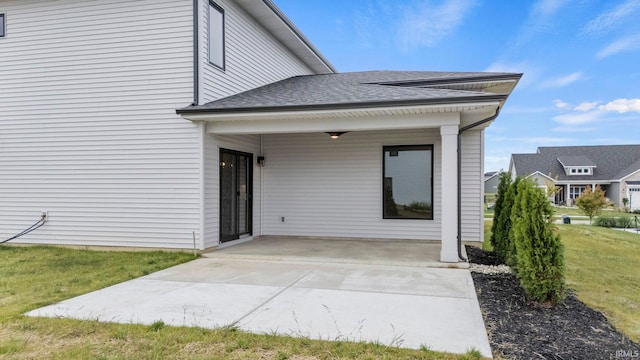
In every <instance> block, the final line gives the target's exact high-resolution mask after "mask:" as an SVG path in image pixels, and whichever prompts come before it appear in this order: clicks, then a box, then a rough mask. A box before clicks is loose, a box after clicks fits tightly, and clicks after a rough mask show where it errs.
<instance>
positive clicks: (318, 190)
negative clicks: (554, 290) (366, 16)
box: [0, 0, 522, 262]
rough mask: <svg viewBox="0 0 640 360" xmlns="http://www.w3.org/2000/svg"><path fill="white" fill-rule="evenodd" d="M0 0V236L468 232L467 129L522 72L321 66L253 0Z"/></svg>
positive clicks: (479, 224)
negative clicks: (1, 28)
mask: <svg viewBox="0 0 640 360" xmlns="http://www.w3.org/2000/svg"><path fill="white" fill-rule="evenodd" d="M0 14H2V15H3V19H4V20H5V25H6V31H5V33H4V34H3V38H2V39H0V63H1V64H2V71H1V72H0V83H1V84H2V91H0V104H2V106H1V107H0V134H2V136H1V137H0V202H1V206H0V240H1V239H4V238H8V237H10V236H11V235H13V234H17V233H20V232H21V231H22V230H23V229H25V228H28V227H29V225H30V224H32V223H33V222H34V220H37V219H39V218H41V217H42V218H43V219H45V218H46V220H47V221H46V224H45V225H44V226H41V227H40V228H38V230H37V231H33V232H30V233H29V234H27V235H24V236H22V237H20V238H19V239H16V240H15V241H16V242H23V243H38V244H64V245H80V246H110V247H113V246H125V247H137V248H169V249H194V248H195V249H198V250H207V249H215V248H218V247H222V246H229V245H233V244H238V243H241V242H244V241H250V240H253V239H258V238H260V237H267V236H294V237H322V238H345V239H362V238H368V239H371V238H373V239H383V240H385V241H398V243H399V244H401V242H400V241H399V240H403V239H409V240H424V241H437V242H439V243H440V244H441V254H440V255H441V256H440V258H441V260H442V261H444V262H458V261H459V260H460V259H461V258H462V256H461V254H462V246H461V241H463V240H464V241H482V240H483V239H482V237H483V223H484V221H483V220H484V219H483V213H482V198H483V183H482V174H483V156H484V155H483V154H484V136H483V134H484V129H485V128H486V127H487V126H489V125H490V124H491V122H492V121H493V120H494V119H495V118H496V117H497V116H498V114H499V110H500V109H501V108H502V107H503V106H504V104H505V101H506V100H507V98H508V96H509V95H510V93H511V92H512V91H513V89H514V88H515V86H516V84H517V83H518V81H519V79H520V77H521V75H522V74H514V73H487V72H434V71H363V72H352V73H339V72H337V70H336V69H335V67H334V66H333V65H332V64H331V63H330V61H329V60H328V59H326V58H325V57H324V56H323V55H322V53H321V52H320V51H319V50H318V49H317V48H316V47H315V46H314V45H313V44H312V43H311V42H310V41H309V40H308V39H307V38H306V37H305V36H304V34H302V32H301V31H300V30H299V29H298V28H297V27H296V26H295V24H293V23H292V22H291V20H289V19H288V18H287V17H286V15H285V14H283V13H282V11H280V10H279V9H278V8H277V6H276V5H275V4H274V3H273V2H272V1H271V0H181V1H175V0H139V1H121V0H101V1H88V0H78V1H69V0H57V1H54V0H42V1H37V2H31V1H7V0H0ZM50 14H64V16H51V15H50ZM167 24H170V25H169V26H168V25H167ZM114 35H115V37H114ZM399 246H400V245H399Z"/></svg>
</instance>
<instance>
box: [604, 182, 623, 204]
mask: <svg viewBox="0 0 640 360" xmlns="http://www.w3.org/2000/svg"><path fill="white" fill-rule="evenodd" d="M623 187H624V188H625V191H624V192H623V191H621V190H622V189H621V186H620V183H619V182H612V183H611V184H609V189H608V190H607V193H606V196H607V197H608V198H609V200H611V201H613V203H614V204H616V205H617V206H619V207H622V206H623V205H624V204H623V203H622V198H624V197H627V191H626V186H623ZM621 195H622V196H621Z"/></svg>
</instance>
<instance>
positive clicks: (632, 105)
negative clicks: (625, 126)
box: [598, 99, 640, 114]
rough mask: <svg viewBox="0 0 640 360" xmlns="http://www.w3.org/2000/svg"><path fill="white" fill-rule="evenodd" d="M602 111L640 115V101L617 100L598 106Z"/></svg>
mask: <svg viewBox="0 0 640 360" xmlns="http://www.w3.org/2000/svg"><path fill="white" fill-rule="evenodd" d="M598 110H600V111H612V112H617V113H620V114H623V113H626V112H638V113H640V99H616V100H613V101H610V102H608V103H606V104H604V105H600V106H598Z"/></svg>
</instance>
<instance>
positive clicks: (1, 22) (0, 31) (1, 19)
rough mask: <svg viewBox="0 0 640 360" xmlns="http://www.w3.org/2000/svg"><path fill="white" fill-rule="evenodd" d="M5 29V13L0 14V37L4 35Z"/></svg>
mask: <svg viewBox="0 0 640 360" xmlns="http://www.w3.org/2000/svg"><path fill="white" fill-rule="evenodd" d="M6 33H7V31H6V27H5V15H4V14H0V38H3V37H5V35H6Z"/></svg>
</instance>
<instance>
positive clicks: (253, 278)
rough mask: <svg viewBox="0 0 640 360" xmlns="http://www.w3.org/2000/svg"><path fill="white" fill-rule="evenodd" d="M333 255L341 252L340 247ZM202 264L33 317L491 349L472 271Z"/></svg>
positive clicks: (297, 260)
mask: <svg viewBox="0 0 640 360" xmlns="http://www.w3.org/2000/svg"><path fill="white" fill-rule="evenodd" d="M335 251H340V250H339V249H337V250H335ZM223 255H224V252H223V251H220V252H217V253H216V255H215V256H213V257H208V258H200V259H197V260H194V261H191V262H189V263H186V264H182V265H178V266H175V267H172V268H169V269H165V270H163V271H159V272H157V273H154V274H150V275H147V276H144V277H141V278H138V279H134V280H131V281H127V282H124V283H121V284H118V285H114V286H111V287H108V288H105V289H102V290H98V291H95V292H92V293H89V294H85V295H82V296H79V297H76V298H73V299H69V300H66V301H62V302H60V303H58V304H54V305H51V306H47V307H44V308H40V309H37V310H34V311H31V312H29V313H28V314H27V315H29V316H45V317H69V318H76V319H91V320H100V321H108V322H118V323H141V324H151V323H153V322H155V321H159V320H161V321H163V322H165V323H166V324H169V325H180V326H181V325H185V326H200V327H205V328H216V327H223V326H237V327H239V328H240V329H243V330H246V331H251V332H256V333H279V334H285V335H291V336H299V337H300V336H301V337H309V338H313V339H323V340H350V341H369V342H379V343H381V344H386V345H394V346H400V347H408V348H420V347H421V346H423V345H425V346H428V347H429V348H431V349H433V350H439V351H448V352H454V353H464V352H466V351H468V350H470V349H477V350H479V351H480V352H481V353H482V355H483V356H487V357H490V356H491V349H490V347H489V342H488V339H487V334H486V330H485V327H484V322H483V320H482V315H481V313H480V308H479V305H478V301H477V298H476V295H475V290H474V287H473V281H472V279H471V275H470V273H469V271H468V270H467V269H443V268H428V267H417V266H414V261H413V260H412V261H410V262H409V264H410V265H405V266H400V265H397V264H399V263H402V260H393V259H392V261H389V262H387V263H384V262H383V261H381V260H380V259H368V260H367V261H374V262H376V263H379V264H368V263H353V262H346V261H342V262H341V261H325V262H322V261H319V259H320V257H315V258H313V259H311V260H309V261H304V260H303V259H304V257H301V256H297V255H296V256H292V257H286V256H281V257H280V259H279V260H273V259H272V260H265V259H264V258H261V256H263V255H260V256H258V257H254V258H251V257H248V256H247V254H244V255H242V258H239V257H234V256H223Z"/></svg>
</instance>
